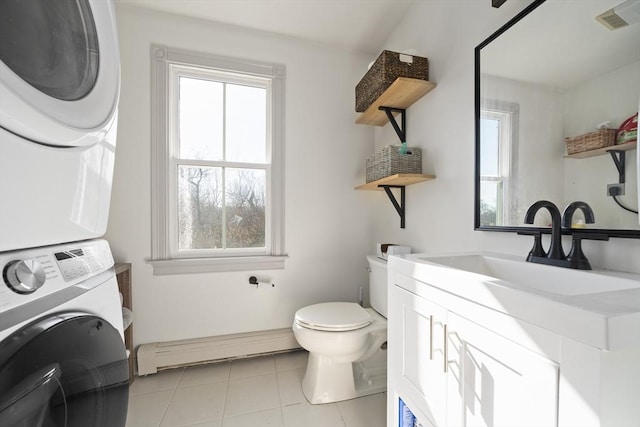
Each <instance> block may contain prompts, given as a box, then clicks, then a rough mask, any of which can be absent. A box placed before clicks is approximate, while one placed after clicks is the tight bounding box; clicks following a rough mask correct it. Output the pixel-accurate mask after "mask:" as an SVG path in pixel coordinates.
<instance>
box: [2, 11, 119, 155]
mask: <svg viewBox="0 0 640 427" xmlns="http://www.w3.org/2000/svg"><path fill="white" fill-rule="evenodd" d="M119 90H120V68H119V52H118V40H117V32H116V27H115V13H114V9H113V4H112V2H111V0H58V1H50V0H31V1H23V0H2V10H1V13H0V127H3V128H4V129H6V130H8V131H9V132H11V133H14V134H16V135H18V136H20V137H22V138H25V139H29V140H32V141H35V142H40V143H44V144H48V145H54V146H65V147H70V146H87V145H92V144H94V143H95V142H97V141H99V140H102V139H104V136H105V134H106V132H107V131H108V129H109V128H110V127H111V126H112V124H113V121H114V119H115V114H116V107H117V102H118V96H119Z"/></svg>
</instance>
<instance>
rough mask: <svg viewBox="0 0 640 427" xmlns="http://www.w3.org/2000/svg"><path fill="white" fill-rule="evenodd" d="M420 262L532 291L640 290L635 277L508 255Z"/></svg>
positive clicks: (569, 293)
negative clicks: (544, 263)
mask: <svg viewBox="0 0 640 427" xmlns="http://www.w3.org/2000/svg"><path fill="white" fill-rule="evenodd" d="M419 259H420V260H421V261H424V262H428V263H431V264H437V265H440V266H445V267H451V268H455V269H458V270H463V271H467V272H470V273H476V274H480V275H483V276H487V278H486V279H484V280H485V281H494V282H498V283H497V284H501V285H504V286H508V287H511V288H516V289H522V290H525V291H530V292H531V291H533V292H538V293H539V292H543V293H547V294H555V295H564V296H576V295H587V294H596V293H602V292H613V291H621V290H628V289H638V288H640V282H638V281H637V280H634V279H632V278H630V276H632V275H625V274H624V273H614V272H604V271H583V270H573V269H568V268H561V267H553V266H548V265H543V264H534V263H529V262H526V261H525V260H524V259H521V258H518V257H510V256H508V255H491V254H468V255H452V256H433V257H431V256H427V257H424V256H423V257H420V258H419ZM626 276H629V277H626Z"/></svg>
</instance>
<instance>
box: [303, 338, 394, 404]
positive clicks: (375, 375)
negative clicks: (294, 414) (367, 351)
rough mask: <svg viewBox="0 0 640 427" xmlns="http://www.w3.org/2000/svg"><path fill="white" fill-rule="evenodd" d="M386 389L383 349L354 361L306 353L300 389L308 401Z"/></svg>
mask: <svg viewBox="0 0 640 427" xmlns="http://www.w3.org/2000/svg"><path fill="white" fill-rule="evenodd" d="M386 389H387V351H386V349H385V350H378V351H377V352H376V353H374V354H373V355H372V356H371V357H370V358H368V359H367V360H364V361H360V362H355V363H336V362H334V361H332V360H330V359H329V358H326V357H322V356H318V355H316V354H314V353H309V360H308V362H307V371H306V372H305V374H304V378H303V379H302V392H303V393H304V395H305V397H306V398H307V400H308V401H309V403H312V404H319V403H331V402H339V401H341V400H348V399H355V398H356V397H362V396H368V395H370V394H375V393H381V392H383V391H386Z"/></svg>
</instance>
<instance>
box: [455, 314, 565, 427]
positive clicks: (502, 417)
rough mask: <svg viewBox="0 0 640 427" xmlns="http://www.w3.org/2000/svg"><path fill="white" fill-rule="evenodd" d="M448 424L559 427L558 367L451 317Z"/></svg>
mask: <svg viewBox="0 0 640 427" xmlns="http://www.w3.org/2000/svg"><path fill="white" fill-rule="evenodd" d="M446 351H447V353H448V355H447V356H448V358H447V360H448V366H449V368H448V374H447V376H448V378H447V424H448V425H449V426H474V427H500V426H504V427H521V426H531V427H533V426H536V427H539V426H548V427H550V426H557V425H558V371H559V369H558V366H557V365H556V364H555V363H553V362H551V361H549V360H547V359H545V358H543V357H541V356H539V355H537V354H535V353H534V352H532V351H530V350H528V349H526V348H524V347H522V346H520V345H518V344H517V343H515V342H514V341H511V340H508V339H506V338H504V337H502V336H500V335H497V334H495V333H493V332H491V331H490V330H488V329H485V328H484V327H481V326H479V325H477V324H475V323H473V322H471V321H469V320H467V319H464V318H462V317H460V316H458V315H456V314H454V313H451V312H449V313H448V318H447V348H446Z"/></svg>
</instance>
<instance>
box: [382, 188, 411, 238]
mask: <svg viewBox="0 0 640 427" xmlns="http://www.w3.org/2000/svg"><path fill="white" fill-rule="evenodd" d="M379 187H382V188H383V189H384V192H385V193H387V197H389V200H391V203H392V204H393V207H394V208H395V209H396V212H398V215H400V228H404V213H405V194H404V192H405V186H404V185H379ZM392 188H399V189H400V203H398V200H397V199H396V197H395V196H394V194H393V192H392V191H391V189H392Z"/></svg>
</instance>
